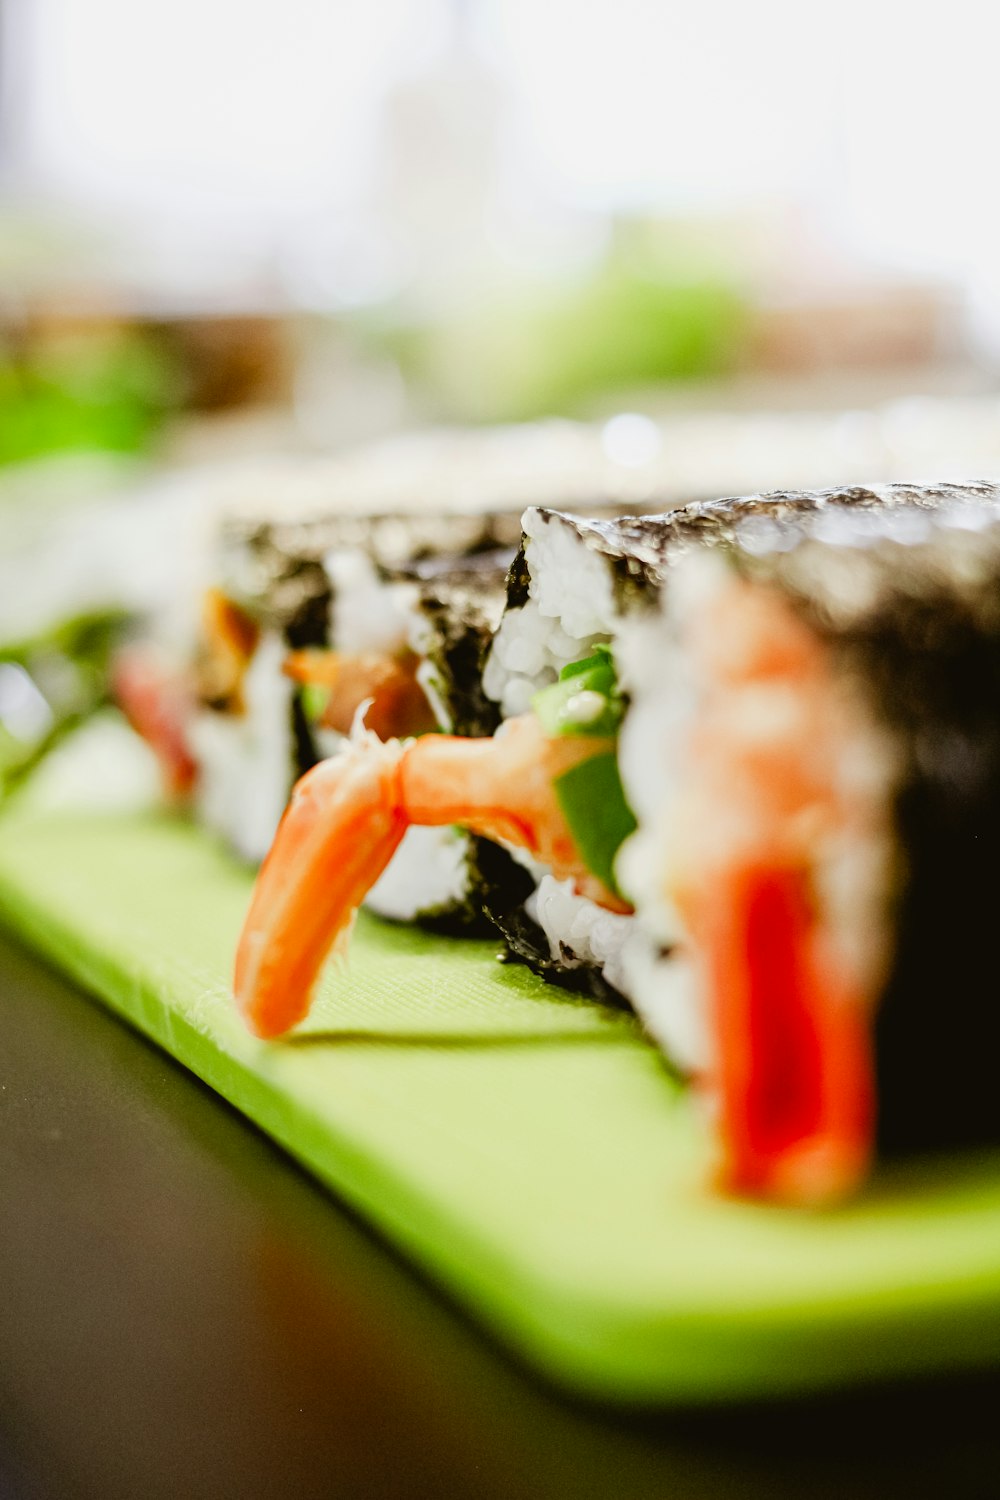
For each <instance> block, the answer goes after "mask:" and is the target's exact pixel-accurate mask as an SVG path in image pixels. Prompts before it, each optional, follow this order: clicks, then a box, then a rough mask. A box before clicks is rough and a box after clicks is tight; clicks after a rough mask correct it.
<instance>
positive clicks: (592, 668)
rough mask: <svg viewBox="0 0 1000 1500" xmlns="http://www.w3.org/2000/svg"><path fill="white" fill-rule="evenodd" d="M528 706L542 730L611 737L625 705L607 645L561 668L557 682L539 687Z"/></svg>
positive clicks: (548, 732) (556, 733) (552, 733)
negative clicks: (539, 690) (545, 686)
mask: <svg viewBox="0 0 1000 1500" xmlns="http://www.w3.org/2000/svg"><path fill="white" fill-rule="evenodd" d="M531 706H532V708H533V709H534V711H535V714H536V715H537V717H538V721H539V723H540V724H541V726H542V728H543V729H544V730H545V733H546V734H548V735H551V736H553V737H555V736H556V735H563V734H575V735H596V736H599V737H601V738H606V739H610V738H612V736H614V735H615V734H617V733H618V728H619V725H620V724H621V721H622V715H623V714H624V712H625V704H624V701H623V700H622V697H621V695H620V693H619V692H618V684H617V681H616V679H615V665H614V662H613V661H612V659H611V651H610V649H609V648H608V647H607V646H598V647H596V648H595V650H594V651H593V653H592V654H591V655H590V656H585V657H584V658H583V659H582V660H581V661H575V662H571V663H570V664H569V666H567V667H563V669H562V671H561V672H560V674H559V681H558V682H554V683H553V684H552V686H551V687H547V688H542V690H541V692H539V693H536V694H535V696H534V698H532V700H531Z"/></svg>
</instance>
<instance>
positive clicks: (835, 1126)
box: [670, 581, 879, 1202]
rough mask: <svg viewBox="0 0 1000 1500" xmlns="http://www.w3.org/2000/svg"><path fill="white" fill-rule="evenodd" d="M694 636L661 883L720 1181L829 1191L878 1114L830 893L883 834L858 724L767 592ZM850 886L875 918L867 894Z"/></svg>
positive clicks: (856, 953)
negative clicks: (692, 964)
mask: <svg viewBox="0 0 1000 1500" xmlns="http://www.w3.org/2000/svg"><path fill="white" fill-rule="evenodd" d="M691 643H692V648H693V650H694V652H695V655H696V657H697V660H698V664H699V667H700V669H701V681H702V682H703V684H704V693H703V698H702V703H701V707H700V709H699V712H698V716H697V719H696V722H695V725H694V729H693V733H692V737H691V742H690V744H689V750H688V757H687V758H688V765H689V775H688V777H687V780H686V781H685V785H684V793H683V803H682V806H680V805H679V807H678V817H677V819H676V826H675V827H674V828H673V830H672V831H673V834H674V840H673V844H672V854H671V862H672V871H673V873H672V876H671V880H670V885H671V894H672V895H673V897H674V899H675V901H676V902H677V905H678V907H679V909H680V911H681V913H682V915H683V917H684V920H685V924H686V927H687V931H688V933H689V935H690V937H691V939H692V943H693V951H694V953H695V955H696V961H697V962H698V963H699V964H700V966H701V970H702V973H703V975H704V981H705V987H706V992H707V999H708V1009H709V1018H710V1024H711V1026H712V1030H713V1032H714V1036H715V1055H716V1059H717V1062H716V1068H715V1073H714V1076H713V1078H712V1079H711V1080H710V1081H711V1083H712V1085H713V1086H714V1089H715V1091H716V1093H717V1097H718V1101H719V1111H718V1120H719V1129H720V1134H721V1143H722V1152H723V1159H722V1163H721V1177H722V1181H723V1184H724V1185H725V1186H726V1187H727V1188H729V1189H730V1190H732V1191H735V1192H739V1193H747V1194H750V1195H754V1196H756V1195H765V1196H772V1197H777V1198H786V1199H791V1200H797V1201H812V1202H815V1201H820V1200H825V1199H830V1198H834V1197H837V1196H840V1195H842V1194H843V1193H845V1192H846V1191H848V1190H849V1189H850V1188H851V1187H853V1186H854V1185H855V1184H856V1182H857V1180H858V1179H859V1177H860V1176H861V1175H862V1174H863V1172H864V1169H865V1166H866V1164H867V1160H868V1157H869V1154H870V1150H871V1140H872V1133H873V1128H874V1126H873V1083H872V1042H871V1035H870V1014H871V1003H872V1001H871V997H872V993H873V990H874V989H875V988H876V987H877V977H878V976H877V967H878V964H877V955H874V954H873V951H872V948H871V945H870V944H869V945H868V946H867V947H866V946H865V945H864V944H863V943H859V942H858V941H857V939H858V936H859V934H858V932H857V927H858V925H859V924H858V921H857V920H856V916H857V914H856V913H853V912H852V913H850V914H848V915H849V917H850V920H849V921H848V922H846V923H845V921H844V913H842V912H838V911H836V910H835V909H834V906H833V904H832V901H831V895H830V875H831V872H832V870H833V868H834V865H835V863H836V861H837V860H843V858H844V857H845V851H850V850H852V849H855V850H856V849H861V850H865V849H877V847H878V839H879V829H878V826H877V813H876V811H875V804H874V803H873V801H872V799H871V797H870V795H869V792H868V789H867V788H866V786H865V784H864V782H863V780H862V781H861V782H859V780H858V778H857V776H856V775H850V774H847V772H846V771H845V768H846V767H848V764H849V759H850V753H851V750H852V747H853V748H854V749H855V750H856V749H857V748H858V747H859V744H860V741H859V739H858V735H859V733H860V731H859V727H858V724H857V722H856V720H855V718H854V715H853V713H852V710H851V705H850V703H849V702H847V701H846V700H845V697H844V695H843V693H842V692H840V691H838V683H837V681H836V679H835V676H834V674H833V672H832V671H831V667H830V663H829V660H828V658H827V655H826V651H825V648H824V646H823V644H822V643H821V641H820V640H819V639H818V638H817V637H816V636H815V635H814V634H813V632H812V631H811V630H810V629H809V628H808V627H807V626H806V625H805V624H804V623H803V622H802V621H801V620H799V619H798V618H797V617H796V616H795V615H794V614H793V612H792V611H791V609H790V608H789V607H788V606H787V604H786V603H785V602H784V601H783V600H782V599H781V598H780V596H779V595H777V594H776V593H771V592H769V591H766V590H763V589H759V588H757V589H755V588H753V587H752V586H750V585H747V584H744V583H739V582H735V581H734V582H732V583H731V584H729V586H728V587H727V589H726V591H725V592H724V593H723V594H722V595H721V596H719V597H716V598H714V599H713V600H712V604H711V609H710V611H707V612H706V614H705V615H704V617H702V618H700V619H698V618H696V619H695V621H694V625H693V628H692V632H691ZM861 748H862V749H863V748H864V747H863V745H861ZM855 884H856V885H859V882H855ZM858 894H859V896H860V904H861V913H860V915H861V918H862V921H863V923H864V924H866V925H867V926H868V928H869V929H871V928H872V927H874V926H875V925H876V924H877V914H876V911H875V910H874V908H875V906H876V902H875V901H874V900H872V901H871V902H868V901H866V900H865V896H864V892H863V891H861V890H860V889H859V890H858ZM861 935H862V936H864V934H861Z"/></svg>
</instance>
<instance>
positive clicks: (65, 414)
mask: <svg viewBox="0 0 1000 1500" xmlns="http://www.w3.org/2000/svg"><path fill="white" fill-rule="evenodd" d="M177 390H178V381H177V378H176V373H175V370H174V368H173V364H172V361H171V359H170V357H169V355H168V353H167V351H166V350H165V349H164V348H163V347H162V344H161V342H160V341H157V340H156V339H154V338H153V337H152V336H151V335H150V334H149V333H147V332H145V331H144V330H142V329H140V328H133V327H129V326H127V325H110V326H103V325H100V324H97V325H96V326H94V327H84V328H73V329H71V330H69V331H60V332H58V333H57V334H56V336H54V337H53V336H49V337H43V338H41V339H37V338H33V337H30V336H29V337H24V336H23V335H19V336H18V337H16V338H15V337H11V336H10V335H8V336H7V337H6V338H5V339H3V340H2V341H0V464H11V463H22V462H24V461H26V460H29V459H33V458H38V457H41V456H43V455H45V454H51V453H65V452H88V451H89V452H94V451H102V452H115V453H134V452H139V451H142V450H143V449H144V448H146V447H148V445H149V443H150V441H151V440H152V438H153V437H154V435H155V433H156V431H157V429H158V428H159V426H160V424H161V422H162V421H163V419H164V417H165V416H166V415H167V414H168V412H169V411H170V410H171V409H172V408H173V407H175V406H176V404H177V402H176V395H177Z"/></svg>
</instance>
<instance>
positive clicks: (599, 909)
mask: <svg viewBox="0 0 1000 1500" xmlns="http://www.w3.org/2000/svg"><path fill="white" fill-rule="evenodd" d="M523 526H524V569H525V573H526V576H527V587H526V591H525V597H524V599H523V601H522V602H521V603H520V605H519V606H518V607H513V608H510V607H508V609H507V612H506V613H505V615H504V617H503V619H502V620H501V623H500V627H499V629H498V630H497V632H496V636H495V638H494V641H493V646H492V648H491V651H490V655H489V657H488V659H487V662H486V669H485V673H484V677H483V686H484V689H485V691H486V693H487V695H488V696H489V697H490V698H492V699H493V700H494V701H495V702H496V703H497V704H498V705H499V708H500V713H501V716H502V718H503V719H509V718H512V717H515V716H517V715H520V714H524V713H526V712H540V713H541V714H542V715H543V717H544V720H545V722H546V725H547V728H548V730H549V731H550V732H552V733H556V734H559V733H563V732H565V730H566V729H567V728H568V727H570V726H571V725H573V720H574V719H575V720H576V721H577V722H576V723H575V725H574V726H573V727H575V730H576V732H577V733H582V732H585V731H586V729H587V724H586V718H587V715H588V713H590V714H592V715H593V719H592V721H591V723H592V725H594V726H596V727H598V728H599V727H600V721H601V718H602V715H603V716H604V721H605V723H608V722H609V721H608V719H607V714H606V707H605V702H606V701H607V702H614V703H616V704H617V705H620V703H621V699H620V697H619V695H618V689H617V684H616V683H615V681H614V661H613V657H612V655H611V653H610V648H609V642H610V640H611V638H612V636H613V634H614V632H615V630H616V628H617V624H618V617H617V608H616V603H615V597H614V588H613V580H612V576H611V573H610V570H609V568H608V566H607V558H606V557H604V556H602V555H601V554H600V553H599V552H597V551H594V550H592V549H591V548H590V547H588V546H586V545H585V544H584V543H583V542H582V541H581V539H580V537H579V535H578V534H577V532H576V531H575V530H574V528H573V527H572V525H569V524H567V523H566V522H564V521H563V520H562V518H561V517H559V516H558V515H552V514H550V513H545V512H541V511H538V510H528V511H526V512H525V515H524V519H523ZM595 656H596V657H598V658H600V659H601V662H602V666H603V681H596V682H595V681H594V680H590V681H587V680H585V678H584V675H583V674H585V673H587V672H592V671H593V667H594V665H595V660H594V659H595ZM574 679H576V680H574ZM609 693H610V697H609V698H607V697H606V695H607V694H609ZM546 694H551V696H550V697H548V698H547V697H546ZM620 719H621V714H620V712H618V711H616V712H615V713H614V723H613V724H612V725H611V726H610V727H611V730H612V734H613V738H614V741H615V744H614V745H613V746H612V747H611V748H610V750H609V752H608V754H607V756H606V757H602V759H601V763H600V764H599V765H596V766H592V767H591V768H589V769H586V768H581V769H580V770H579V771H578V772H576V773H575V775H576V786H574V785H573V782H572V779H571V781H570V782H569V784H568V785H567V786H566V787H564V788H563V791H562V795H561V797H560V801H561V804H562V807H563V811H564V812H566V813H567V815H568V816H569V817H570V818H571V819H573V818H575V830H574V831H575V833H576V834H577V836H578V838H580V839H581V840H582V844H583V845H587V844H588V843H590V844H591V845H592V847H591V848H590V849H589V851H588V850H587V849H582V852H584V853H588V854H589V861H590V862H591V864H590V867H591V868H592V869H593V868H594V864H593V861H594V859H596V860H597V871H598V873H599V874H600V876H601V878H602V880H603V881H604V883H605V884H606V885H608V886H609V887H610V888H611V889H612V890H615V891H617V890H618V887H617V880H616V877H615V874H614V865H613V861H614V859H615V857H616V856H617V850H618V847H619V845H620V843H621V842H622V840H623V838H625V837H626V836H627V835H628V833H630V832H631V829H632V827H633V826H634V822H633V820H632V817H631V813H630V812H628V811H627V803H626V799H625V798H624V795H623V793H622V791H621V784H620V781H619V777H618V769H617V756H616V744H617V733H618V727H619V724H620ZM560 721H562V722H560ZM602 782H604V783H605V784H604V785H602V784H601V783H602ZM609 787H610V793H611V795H610V797H609V796H608V788H609ZM623 808H624V809H626V816H627V821H624V822H623V821H622V819H623V812H622V809H623ZM605 811H607V812H610V813H611V814H612V821H611V824H610V826H601V823H602V819H601V814H602V812H605ZM523 862H524V863H525V864H526V865H527V868H528V869H529V871H530V874H531V876H532V878H533V880H534V882H535V889H534V890H533V891H532V892H531V893H530V894H529V896H528V897H527V900H526V901H524V905H523V908H522V909H521V911H516V910H515V911H513V912H511V911H507V910H500V907H501V906H503V905H504V897H503V893H496V894H495V895H494V898H493V901H492V903H491V909H492V911H493V915H494V917H495V919H497V920H498V923H499V925H500V926H501V929H502V931H503V932H504V935H505V937H506V938H507V940H508V943H509V944H510V945H511V947H512V951H513V952H514V954H515V956H517V957H519V958H523V959H525V960H526V961H527V962H529V963H530V964H531V965H532V966H533V967H536V968H539V969H541V970H544V972H545V973H546V974H547V976H548V977H550V978H554V979H557V980H561V981H565V982H568V983H570V984H571V985H573V986H581V987H583V988H587V989H593V990H594V991H595V992H596V993H602V992H604V987H605V986H607V987H610V989H611V990H612V991H615V992H617V993H618V994H619V995H621V994H624V995H626V996H627V995H628V991H627V989H626V987H625V970H624V968H623V963H622V956H623V952H624V950H625V945H626V942H627V941H628V939H629V936H630V932H631V929H632V925H633V924H632V921H631V917H630V915H629V903H628V902H627V900H625V899H624V898H623V901H622V909H621V910H620V911H618V912H612V911H609V910H608V909H607V907H606V906H604V905H602V904H600V903H598V902H595V901H592V900H590V899H589V897H588V896H586V895H585V894H582V893H581V892H580V891H579V890H578V889H574V886H573V883H572V882H570V881H566V880H559V879H558V878H557V877H556V876H554V875H553V874H552V873H551V872H550V871H547V870H546V869H545V868H544V867H541V866H539V865H538V864H537V863H536V862H533V861H531V860H523ZM619 894H621V893H620V892H619ZM522 913H523V915H522ZM525 917H526V918H527V922H525V920H524V918H525ZM525 928H528V929H532V928H535V929H536V931H535V933H534V935H533V936H532V935H531V934H530V933H529V934H528V936H527V937H526V938H525V939H524V940H522V935H523V933H524V929H525ZM539 929H540V930H539ZM539 944H540V945H541V947H539ZM587 974H589V975H591V976H592V977H591V978H590V979H589V980H586V979H585V976H586V975H587Z"/></svg>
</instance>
